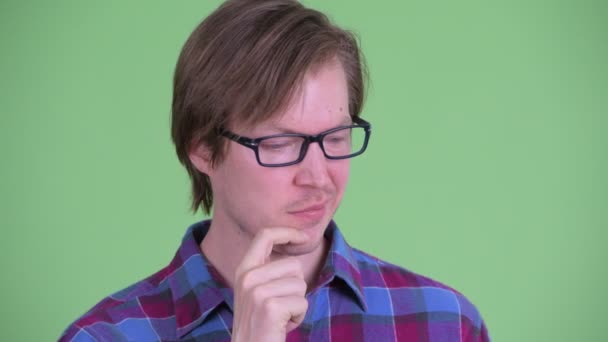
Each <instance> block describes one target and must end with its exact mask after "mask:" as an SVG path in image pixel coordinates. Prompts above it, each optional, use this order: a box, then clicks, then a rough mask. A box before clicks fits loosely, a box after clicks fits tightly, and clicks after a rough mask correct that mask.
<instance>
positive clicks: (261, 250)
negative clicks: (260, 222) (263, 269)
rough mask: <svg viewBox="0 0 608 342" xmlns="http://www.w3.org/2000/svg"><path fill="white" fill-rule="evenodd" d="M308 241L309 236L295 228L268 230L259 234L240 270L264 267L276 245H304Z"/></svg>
mask: <svg viewBox="0 0 608 342" xmlns="http://www.w3.org/2000/svg"><path fill="white" fill-rule="evenodd" d="M307 240H308V235H306V234H305V233H303V232H301V231H299V230H297V229H295V228H283V227H280V228H266V229H263V230H261V231H260V232H258V233H257V234H256V235H255V237H254V238H253V240H252V241H251V245H249V250H247V252H246V253H245V255H244V256H243V260H242V261H241V265H240V268H241V270H242V271H246V270H249V269H252V268H254V267H257V266H261V265H263V264H264V263H265V262H266V260H267V259H268V257H269V256H270V254H271V253H272V249H273V247H274V245H284V244H287V243H290V242H291V243H295V244H298V243H303V242H306V241H307Z"/></svg>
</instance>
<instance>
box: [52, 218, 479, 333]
mask: <svg viewBox="0 0 608 342" xmlns="http://www.w3.org/2000/svg"><path fill="white" fill-rule="evenodd" d="M209 223H210V221H202V222H199V223H197V224H194V225H192V226H191V227H190V228H188V231H187V233H186V235H185V237H184V239H183V241H182V244H181V246H180V247H179V249H178V251H177V253H176V255H175V257H174V258H173V260H172V261H171V263H170V264H169V265H168V266H167V267H165V268H163V269H162V270H160V271H159V272H158V273H156V274H154V275H152V276H150V277H148V278H147V279H144V280H142V281H140V282H138V283H136V284H134V285H132V286H130V287H128V288H126V289H124V290H122V291H119V292H117V293H116V294H113V295H111V296H109V297H107V298H105V299H103V300H102V301H101V302H99V303H98V304H97V305H95V306H94V307H93V308H92V309H91V310H89V311H88V312H87V313H86V314H85V315H83V316H82V317H81V318H79V319H78V320H77V321H76V322H74V323H73V324H72V325H70V326H69V327H68V329H67V330H66V331H65V332H64V334H63V336H61V338H60V339H59V340H60V341H82V342H84V341H177V340H179V341H230V333H231V330H232V329H231V328H232V323H233V308H234V307H233V303H234V302H233V291H232V289H231V288H228V287H226V286H225V285H224V283H223V281H222V280H221V279H222V278H221V277H220V275H219V273H218V272H217V270H216V269H214V267H213V266H212V265H211V264H210V263H209V262H208V261H207V259H205V257H204V256H203V254H202V253H201V251H200V249H199V243H200V242H201V241H202V239H203V237H204V236H205V234H206V232H207V230H208V229H209ZM325 236H326V237H327V238H329V239H331V240H330V241H331V247H330V251H329V253H328V257H327V260H326V262H325V265H324V267H323V268H322V270H321V273H320V277H319V280H318V285H317V286H316V287H314V289H313V290H312V291H311V292H309V293H308V294H307V295H306V298H307V300H308V303H309V309H308V312H307V313H306V317H305V318H304V322H302V324H301V325H300V326H299V327H298V328H297V329H295V330H293V331H292V332H290V333H289V334H288V335H287V341H332V340H333V341H397V340H398V341H412V342H417V341H419V342H422V341H442V342H450V341H467V342H473V341H476V342H482V341H489V338H488V334H487V331H486V327H485V324H484V322H483V321H482V319H481V317H480V315H479V312H478V311H477V309H476V308H475V307H474V306H473V305H472V304H471V303H470V302H469V301H468V300H467V299H466V298H465V297H464V296H463V295H462V294H460V293H458V292H456V291H455V290H453V289H451V288H449V287H447V286H445V285H443V284H441V283H438V282H436V281H434V280H431V279H429V278H426V277H423V276H420V275H417V274H415V273H412V272H410V271H407V270H405V269H403V268H400V267H397V266H395V265H391V264H389V263H386V262H384V261H381V260H379V259H377V258H375V257H372V256H370V255H368V254H365V253H363V252H361V251H359V250H357V249H353V248H351V247H350V246H349V245H348V244H347V243H346V241H345V240H344V238H343V236H342V234H341V233H340V231H339V230H338V228H337V227H336V225H335V224H334V223H333V222H331V223H330V225H329V227H328V229H327V230H326V233H325Z"/></svg>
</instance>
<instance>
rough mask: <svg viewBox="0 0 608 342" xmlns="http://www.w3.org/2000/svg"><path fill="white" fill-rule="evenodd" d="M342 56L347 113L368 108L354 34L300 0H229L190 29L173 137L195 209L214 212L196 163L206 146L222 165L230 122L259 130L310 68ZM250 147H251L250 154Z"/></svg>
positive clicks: (175, 99) (206, 182)
mask: <svg viewBox="0 0 608 342" xmlns="http://www.w3.org/2000/svg"><path fill="white" fill-rule="evenodd" d="M334 60H337V61H339V63H340V65H341V66H342V68H343V70H344V72H345V75H346V84H347V92H348V103H347V107H346V108H347V110H348V114H349V115H350V116H351V117H357V116H358V115H359V113H360V110H361V107H362V105H363V95H364V81H363V80H364V75H365V69H364V67H363V64H362V61H361V59H360V53H359V48H358V46H357V42H356V40H355V37H354V36H353V35H352V34H351V33H349V32H347V31H344V30H342V29H340V28H338V27H336V26H334V25H333V24H331V23H330V22H329V20H328V19H327V18H326V17H325V16H324V15H323V14H322V13H320V12H317V11H314V10H311V9H308V8H305V7H303V6H302V5H301V4H300V3H298V2H297V1H291V0H268V1H251V0H238V1H227V2H225V3H224V4H223V5H222V6H221V7H219V8H218V9H217V10H216V11H215V12H214V13H212V14H211V15H210V16H209V17H207V18H206V19H205V20H204V21H203V22H202V23H201V24H200V25H199V26H198V27H197V28H196V29H195V30H194V32H193V33H192V34H191V36H190V37H189V39H188V41H187V42H186V44H185V45H184V47H183V50H182V52H181V55H180V57H179V60H178V63H177V67H176V71H175V79H174V93H173V108H172V112H173V117H172V138H173V141H174V143H175V146H176V151H177V155H178V157H179V160H180V161H181V162H182V164H184V166H185V167H186V169H187V170H188V173H189V175H190V178H191V180H192V209H193V210H194V211H196V210H197V209H198V208H199V207H201V208H202V209H203V211H204V212H206V213H209V212H210V210H211V207H212V204H213V201H214V196H213V191H212V188H211V184H210V180H209V177H208V175H207V174H205V173H202V172H201V171H200V170H199V169H197V167H196V166H195V165H194V164H193V163H192V162H191V160H190V157H189V153H190V152H191V149H192V148H193V147H196V146H198V145H203V146H205V147H206V148H207V150H208V152H209V158H210V161H211V163H212V165H217V164H219V163H221V162H222V160H223V159H224V157H225V154H226V152H227V149H226V147H227V145H228V143H229V140H228V139H226V138H224V137H222V136H221V135H220V132H221V130H222V129H225V128H227V127H236V126H239V127H247V128H251V127H255V125H257V124H259V123H261V122H264V121H267V120H268V119H271V118H276V117H277V116H278V115H280V114H281V113H282V112H283V111H284V109H285V107H286V106H287V105H288V103H289V101H290V99H291V98H292V97H293V95H294V94H295V93H296V92H297V89H298V87H299V86H300V85H301V83H302V80H303V79H304V77H305V75H306V73H307V72H308V71H310V70H314V69H315V68H318V67H319V66H320V65H323V64H325V63H328V62H331V61H334ZM250 152H251V151H250Z"/></svg>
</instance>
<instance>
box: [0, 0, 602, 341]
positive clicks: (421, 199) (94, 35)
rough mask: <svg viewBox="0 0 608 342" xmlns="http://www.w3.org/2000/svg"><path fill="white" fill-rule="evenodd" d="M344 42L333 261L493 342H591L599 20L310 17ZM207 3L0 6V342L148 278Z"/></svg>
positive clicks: (183, 217)
mask: <svg viewBox="0 0 608 342" xmlns="http://www.w3.org/2000/svg"><path fill="white" fill-rule="evenodd" d="M306 3H307V4H309V5H311V6H312V7H315V8H318V9H321V10H323V11H326V12H327V13H328V14H329V15H330V16H331V17H332V18H333V19H334V20H335V21H336V22H337V23H339V24H340V25H342V26H344V27H346V28H349V29H352V30H354V31H355V32H357V33H358V34H359V36H360V37H361V40H362V46H363V50H364V52H365V54H366V56H367V60H368V63H369V69H370V72H371V83H370V88H369V90H370V91H369V97H368V102H367V104H366V106H365V109H364V114H363V115H364V117H365V118H367V119H368V120H369V121H371V122H372V123H373V127H374V132H373V135H372V141H371V144H370V147H369V150H368V151H367V152H366V154H365V155H363V156H362V157H359V158H357V159H355V160H353V163H352V176H351V181H350V185H349V189H348V191H347V194H346V197H345V200H344V202H343V204H342V207H341V209H340V210H339V212H338V214H337V222H338V223H339V224H340V225H341V227H342V229H343V230H344V232H345V234H346V236H347V238H348V240H349V242H351V244H353V245H355V246H357V247H360V248H362V249H364V250H366V251H369V252H371V253H373V254H375V255H377V256H379V257H381V258H384V259H386V260H388V261H391V262H393V263H397V264H399V265H402V266H404V267H406V268H408V269H411V270H413V271H416V272H419V273H422V274H425V275H428V276H431V277H433V278H435V279H437V280H440V281H442V282H445V283H447V284H449V285H451V286H453V287H455V288H457V289H458V290H460V291H461V292H463V293H465V294H466V295H467V296H468V297H469V298H470V299H471V301H473V302H474V303H475V304H476V305H477V307H478V308H479V309H480V311H481V313H482V315H483V317H484V319H485V320H486V323H487V324H488V328H489V331H490V334H491V336H492V337H493V339H494V340H495V341H599V340H602V341H605V340H607V338H608V333H607V332H606V330H605V327H604V325H605V321H606V307H607V305H608V301H607V299H608V295H607V294H606V281H607V280H608V271H607V267H606V265H605V264H606V259H607V257H608V252H607V248H606V244H607V242H608V241H607V240H608V239H607V237H608V236H607V235H608V234H607V233H606V228H608V214H607V212H608V180H607V178H606V175H607V174H608V161H607V158H608V153H607V150H608V149H607V148H608V137H607V134H606V130H607V129H608V120H607V116H608V62H607V61H608V34H607V33H608V20H607V18H608V5H607V4H608V3H607V2H605V1H574V0H572V1H523V0H518V1H481V0H479V1H474V0H465V1H448V0H445V1H422V0H415V1H377V2H373V3H372V2H369V1H358V2H355V1H322V0H316V1H306ZM218 4H219V2H218V1H202V0H199V1H192V0H188V1H177V2H169V1H165V2H150V1H126V2H125V1H103V2H102V1H72V2H70V1H63V0H62V1H53V2H51V1H21V2H19V1H17V0H10V1H6V0H5V1H2V2H1V4H0V39H1V40H0V42H1V54H0V62H1V63H0V72H1V73H0V75H1V77H0V99H1V103H0V110H1V116H0V120H1V121H0V127H1V132H0V133H1V134H0V153H1V155H0V163H1V172H2V174H1V175H0V192H1V199H0V200H1V202H0V204H1V206H0V208H1V215H0V227H1V228H2V235H1V236H2V237H1V239H0V241H1V242H0V247H1V248H0V261H1V262H2V265H1V266H2V273H1V274H2V281H1V282H0V286H1V288H0V290H1V291H0V293H1V296H2V297H1V298H0V299H1V305H0V322H1V323H0V325H1V326H0V340H2V341H43V340H47V341H50V340H54V339H57V337H58V336H59V335H60V333H61V332H62V330H63V329H64V328H65V327H66V326H67V325H68V324H69V323H70V322H71V321H73V320H74V319H75V318H77V316H79V315H81V314H82V313H83V312H84V311H85V310H87V309H88V308H90V307H91V306H92V305H93V304H95V303H96V302H97V301H98V300H100V299H101V298H102V297H104V296H105V295H108V294H110V293H111V292H114V291H116V290H118V289H121V288H123V287H125V286H126V285H128V284H131V283H133V282H134V281H136V280H139V279H141V278H143V277H145V276H147V275H149V274H151V273H153V272H155V271H156V270H158V269H160V268H161V267H163V266H164V265H166V264H167V263H168V262H169V260H170V259H171V258H172V256H173V253H174V252H175V250H176V248H177V246H178V244H179V241H180V239H181V237H182V235H183V233H184V231H185V229H186V227H187V226H188V225H189V224H191V223H193V222H195V221H197V220H199V219H201V217H202V216H200V214H199V215H196V216H193V215H192V214H190V213H189V212H188V199H189V183H188V178H187V176H186V172H185V170H183V169H182V167H181V166H180V165H179V163H178V161H177V159H176V157H175V155H174V150H173V146H172V144H171V142H170V137H169V125H170V121H169V111H170V102H171V91H172V90H171V79H172V73H173V69H174V65H175V62H176V60H177V56H178V53H179V50H180V48H181V46H182V44H183V42H184V41H185V40H186V38H187V36H188V35H189V33H190V32H191V30H192V29H193V28H194V27H195V26H196V24H197V23H198V22H199V21H200V20H201V19H202V18H203V17H204V16H206V14H207V13H209V12H210V11H211V10H212V9H213V8H215V7H216V6H217V5H218Z"/></svg>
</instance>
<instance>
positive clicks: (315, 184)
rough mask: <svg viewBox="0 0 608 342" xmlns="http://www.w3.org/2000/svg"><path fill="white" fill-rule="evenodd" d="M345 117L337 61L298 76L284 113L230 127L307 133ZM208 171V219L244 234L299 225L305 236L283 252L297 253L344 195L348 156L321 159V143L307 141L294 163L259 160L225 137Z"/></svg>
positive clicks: (257, 133) (314, 242) (246, 132)
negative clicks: (268, 164)
mask: <svg viewBox="0 0 608 342" xmlns="http://www.w3.org/2000/svg"><path fill="white" fill-rule="evenodd" d="M281 114H282V115H281ZM350 123H351V119H350V115H349V112H348V93H347V84H346V77H345V74H344V70H343V68H342V66H341V64H340V63H338V62H330V63H327V64H325V65H323V66H321V67H319V68H317V69H316V70H315V71H314V72H309V73H308V74H307V75H306V76H305V77H304V80H303V83H302V84H301V87H300V90H299V91H298V92H297V93H296V94H295V96H294V98H293V100H292V101H291V102H290V103H289V105H288V106H287V109H286V110H285V111H284V112H283V113H279V115H276V116H275V117H274V118H273V119H271V120H268V121H266V122H263V123H261V124H259V125H257V126H255V127H253V128H239V127H231V130H232V131H233V132H234V133H236V134H238V135H241V136H246V137H250V138H258V137H262V136H267V135H272V134H280V133H303V134H311V135H313V134H318V133H320V132H323V131H326V130H328V129H331V128H334V127H338V126H342V125H349V124H350ZM208 174H209V177H210V179H211V183H212V187H213V194H214V210H213V221H214V223H216V224H218V225H219V226H223V227H224V226H225V228H227V229H229V230H233V231H238V232H239V234H242V233H244V234H247V235H249V236H251V237H252V236H253V235H255V234H256V233H257V232H258V231H259V230H261V229H263V228H272V227H293V228H297V229H300V230H302V231H304V232H305V233H307V234H308V235H309V236H310V237H311V242H310V243H309V244H307V245H306V246H302V247H301V248H298V250H290V251H285V252H286V253H288V254H294V255H297V254H303V253H308V252H311V251H312V250H314V249H315V248H317V247H318V246H319V244H320V242H321V239H322V238H323V232H324V231H325V228H326V227H327V224H328V223H329V221H330V220H331V218H332V217H333V215H334V213H335V211H336V209H337V208H338V205H339V203H340V201H341V199H342V196H343V194H344V190H345V187H346V183H347V180H348V174H349V160H348V159H344V160H329V159H326V158H325V156H324V155H323V151H322V150H321V148H320V146H319V145H318V144H317V143H312V144H311V145H310V146H309V148H308V152H307V154H306V157H305V158H304V160H303V161H302V162H300V163H299V164H295V165H290V166H284V167H263V166H260V165H259V164H258V162H257V161H256V158H255V153H254V151H253V150H251V149H249V148H246V147H245V146H242V145H240V144H237V143H235V142H230V143H229V148H228V150H227V154H226V157H225V159H224V160H223V161H222V162H221V163H220V164H219V165H217V166H216V167H215V168H214V169H212V170H211V171H210V172H208ZM228 226H230V227H228Z"/></svg>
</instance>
